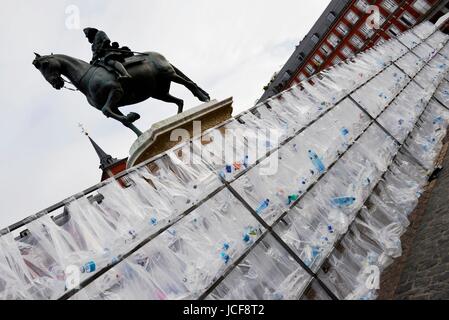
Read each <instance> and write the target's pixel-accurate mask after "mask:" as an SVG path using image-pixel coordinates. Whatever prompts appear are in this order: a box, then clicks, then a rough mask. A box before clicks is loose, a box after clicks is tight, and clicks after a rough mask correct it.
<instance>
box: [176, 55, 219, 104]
mask: <svg viewBox="0 0 449 320" xmlns="http://www.w3.org/2000/svg"><path fill="white" fill-rule="evenodd" d="M170 65H171V66H172V68H173V69H174V70H175V72H176V73H177V74H178V76H180V77H183V78H184V79H186V80H187V81H190V82H192V83H193V84H195V86H197V88H198V90H200V91H201V92H202V93H204V94H205V95H206V96H208V97H209V94H208V93H207V92H206V91H204V90H203V89H201V88H200V86H199V85H197V84H196V83H195V82H193V81H192V80H191V79H190V78H189V77H187V76H186V75H185V74H184V73H182V71H181V70H179V69H178V68H176V67H175V66H174V65H172V64H171V63H170ZM209 98H210V97H209Z"/></svg>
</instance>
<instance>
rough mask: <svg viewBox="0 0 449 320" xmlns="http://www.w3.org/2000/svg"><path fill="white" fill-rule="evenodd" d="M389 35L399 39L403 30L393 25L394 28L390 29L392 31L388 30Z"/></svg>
mask: <svg viewBox="0 0 449 320" xmlns="http://www.w3.org/2000/svg"><path fill="white" fill-rule="evenodd" d="M388 33H389V34H390V35H392V36H393V37H397V36H398V35H400V34H401V30H399V28H398V27H396V26H395V25H392V26H391V27H390V29H388Z"/></svg>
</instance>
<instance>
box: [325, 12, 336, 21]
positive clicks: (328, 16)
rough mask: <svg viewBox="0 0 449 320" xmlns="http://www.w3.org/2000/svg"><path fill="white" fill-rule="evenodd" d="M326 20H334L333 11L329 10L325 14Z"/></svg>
mask: <svg viewBox="0 0 449 320" xmlns="http://www.w3.org/2000/svg"><path fill="white" fill-rule="evenodd" d="M327 20H328V21H329V22H332V21H334V20H335V13H333V12H330V13H329V14H328V15H327Z"/></svg>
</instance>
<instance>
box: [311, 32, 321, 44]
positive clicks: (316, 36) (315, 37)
mask: <svg viewBox="0 0 449 320" xmlns="http://www.w3.org/2000/svg"><path fill="white" fill-rule="evenodd" d="M310 39H311V40H312V42H313V43H318V41H319V40H320V37H319V36H318V34H316V33H315V34H314V35H313V36H312V38H310Z"/></svg>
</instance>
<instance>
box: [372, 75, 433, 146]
mask: <svg viewBox="0 0 449 320" xmlns="http://www.w3.org/2000/svg"><path fill="white" fill-rule="evenodd" d="M429 99H430V95H429V94H427V92H426V91H425V90H424V89H421V88H420V87H419V86H418V85H417V84H415V83H413V82H411V83H410V84H409V85H408V86H407V88H405V90H404V91H402V92H401V94H400V95H399V96H398V97H397V99H396V100H394V101H393V103H392V104H391V105H390V106H389V107H388V109H387V110H385V112H384V113H382V114H381V115H380V116H379V118H378V122H379V124H380V125H382V126H383V127H384V128H385V129H386V130H387V131H388V132H389V133H390V134H391V135H392V136H393V137H394V138H395V139H396V140H397V141H399V142H403V141H404V139H405V138H406V137H407V135H408V134H409V133H410V131H411V130H412V129H413V127H414V126H415V123H416V121H417V120H418V117H419V116H420V115H421V113H422V112H423V111H424V108H425V107H426V105H427V103H428V101H429Z"/></svg>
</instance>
